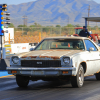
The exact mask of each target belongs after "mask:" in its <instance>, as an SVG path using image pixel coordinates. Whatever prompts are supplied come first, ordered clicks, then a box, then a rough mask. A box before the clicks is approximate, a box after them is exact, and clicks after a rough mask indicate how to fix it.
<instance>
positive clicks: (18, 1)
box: [0, 0, 100, 5]
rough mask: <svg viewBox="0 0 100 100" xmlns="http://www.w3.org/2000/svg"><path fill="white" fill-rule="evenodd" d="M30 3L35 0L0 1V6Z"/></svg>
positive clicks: (98, 0) (99, 1)
mask: <svg viewBox="0 0 100 100" xmlns="http://www.w3.org/2000/svg"><path fill="white" fill-rule="evenodd" d="M31 1H36V0H0V4H3V3H6V4H7V5H11V4H15V5H17V4H20V3H26V2H31ZM94 1H96V2H97V3H100V0H94Z"/></svg>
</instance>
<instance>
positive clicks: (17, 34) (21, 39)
mask: <svg viewBox="0 0 100 100" xmlns="http://www.w3.org/2000/svg"><path fill="white" fill-rule="evenodd" d="M88 31H91V33H92V34H98V35H100V28H88ZM73 34H75V27H17V28H14V43H38V42H40V41H41V40H42V39H44V38H46V37H55V36H66V35H73Z"/></svg>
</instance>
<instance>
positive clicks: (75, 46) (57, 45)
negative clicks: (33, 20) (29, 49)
mask: <svg viewBox="0 0 100 100" xmlns="http://www.w3.org/2000/svg"><path fill="white" fill-rule="evenodd" d="M50 49H70V50H85V48H84V43H83V40H81V39H44V40H43V41H42V42H41V43H40V44H39V45H38V46H37V47H36V48H35V50H50Z"/></svg>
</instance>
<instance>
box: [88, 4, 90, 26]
mask: <svg viewBox="0 0 100 100" xmlns="http://www.w3.org/2000/svg"><path fill="white" fill-rule="evenodd" d="M89 15H90V5H89V8H88V17H89ZM88 26H89V21H88Z"/></svg>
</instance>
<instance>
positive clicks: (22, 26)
mask: <svg viewBox="0 0 100 100" xmlns="http://www.w3.org/2000/svg"><path fill="white" fill-rule="evenodd" d="M17 27H27V26H26V25H18V26H17Z"/></svg>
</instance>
